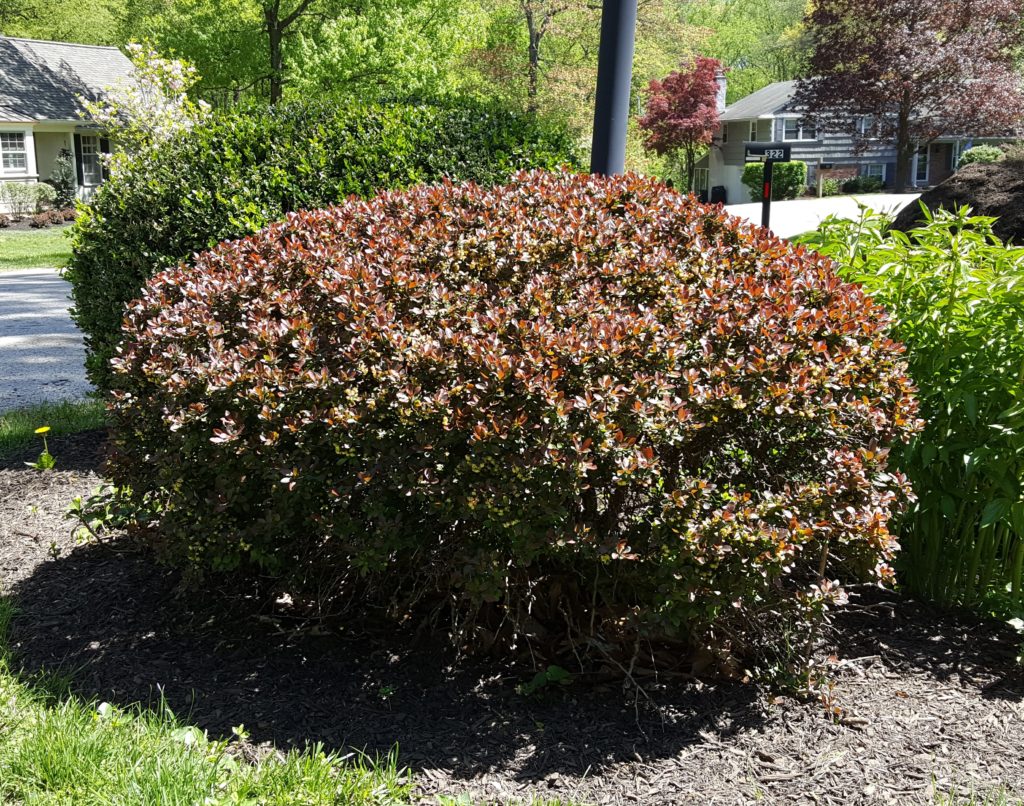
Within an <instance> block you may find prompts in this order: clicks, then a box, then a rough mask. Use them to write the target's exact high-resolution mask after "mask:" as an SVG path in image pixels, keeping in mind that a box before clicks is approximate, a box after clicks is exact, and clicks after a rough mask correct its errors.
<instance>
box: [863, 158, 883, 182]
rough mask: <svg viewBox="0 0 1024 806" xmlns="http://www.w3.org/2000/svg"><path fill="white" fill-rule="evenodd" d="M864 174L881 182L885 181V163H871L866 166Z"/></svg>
mask: <svg viewBox="0 0 1024 806" xmlns="http://www.w3.org/2000/svg"><path fill="white" fill-rule="evenodd" d="M864 176H868V177H871V178H872V179H877V180H878V181H879V182H884V181H885V165H884V164H883V163H877V162H876V163H873V164H871V165H866V166H864Z"/></svg>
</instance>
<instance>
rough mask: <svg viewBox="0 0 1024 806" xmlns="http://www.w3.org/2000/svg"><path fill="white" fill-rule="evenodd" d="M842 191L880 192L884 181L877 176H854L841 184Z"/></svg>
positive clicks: (883, 188) (883, 186)
mask: <svg viewBox="0 0 1024 806" xmlns="http://www.w3.org/2000/svg"><path fill="white" fill-rule="evenodd" d="M842 189H843V193H881V192H882V191H883V190H885V182H883V181H882V180H881V179H879V178H878V177H877V176H855V177H853V178H852V179H847V180H846V181H844V182H843V184H842Z"/></svg>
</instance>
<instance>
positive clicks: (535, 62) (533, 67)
mask: <svg viewBox="0 0 1024 806" xmlns="http://www.w3.org/2000/svg"><path fill="white" fill-rule="evenodd" d="M523 11H524V13H525V14H526V30H527V32H528V33H529V35H530V51H529V63H528V66H527V85H526V97H527V101H526V108H527V111H529V112H530V113H531V114H534V113H536V112H537V92H538V89H539V84H540V40H541V38H542V37H543V36H544V32H543V31H541V30H540V29H539V28H538V27H537V25H536V22H535V20H534V17H533V11H532V10H531V9H530V8H524V9H523Z"/></svg>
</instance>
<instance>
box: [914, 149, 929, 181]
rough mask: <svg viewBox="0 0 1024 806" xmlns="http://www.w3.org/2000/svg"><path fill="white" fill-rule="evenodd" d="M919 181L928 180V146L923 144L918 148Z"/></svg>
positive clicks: (917, 177)
mask: <svg viewBox="0 0 1024 806" xmlns="http://www.w3.org/2000/svg"><path fill="white" fill-rule="evenodd" d="M914 179H915V180H916V181H917V182H924V183H925V184H927V182H928V146H921V147H920V148H919V149H917V176H916V177H914Z"/></svg>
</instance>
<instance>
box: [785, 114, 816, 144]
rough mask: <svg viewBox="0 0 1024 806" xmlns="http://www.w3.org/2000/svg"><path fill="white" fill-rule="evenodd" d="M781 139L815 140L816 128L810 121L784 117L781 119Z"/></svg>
mask: <svg viewBox="0 0 1024 806" xmlns="http://www.w3.org/2000/svg"><path fill="white" fill-rule="evenodd" d="M782 139H783V140H817V139H818V128H817V127H816V126H815V125H814V124H813V123H810V122H805V121H802V120H799V119H798V118H786V119H785V120H784V121H783V129H782Z"/></svg>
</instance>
